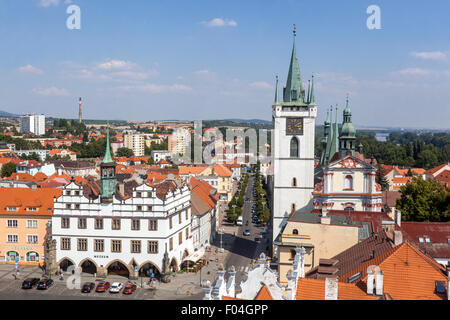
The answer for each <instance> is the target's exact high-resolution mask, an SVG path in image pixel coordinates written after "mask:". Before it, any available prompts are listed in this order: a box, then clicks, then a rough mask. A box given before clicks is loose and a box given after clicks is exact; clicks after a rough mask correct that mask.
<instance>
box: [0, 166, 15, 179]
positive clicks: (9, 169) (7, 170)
mask: <svg viewBox="0 0 450 320" xmlns="http://www.w3.org/2000/svg"><path fill="white" fill-rule="evenodd" d="M13 172H16V164H15V163H13V162H8V163H5V164H4V165H3V166H2V170H1V173H0V174H1V176H2V178H5V177H7V178H9V177H11V175H12V174H13Z"/></svg>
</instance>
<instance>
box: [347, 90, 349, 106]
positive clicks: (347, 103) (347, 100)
mask: <svg viewBox="0 0 450 320" xmlns="http://www.w3.org/2000/svg"><path fill="white" fill-rule="evenodd" d="M348 96H349V93H348V92H347V108H348Z"/></svg>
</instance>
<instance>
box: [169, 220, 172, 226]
mask: <svg viewBox="0 0 450 320" xmlns="http://www.w3.org/2000/svg"><path fill="white" fill-rule="evenodd" d="M169 229H172V217H170V218H169Z"/></svg>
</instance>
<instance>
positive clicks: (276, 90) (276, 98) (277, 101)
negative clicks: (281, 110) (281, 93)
mask: <svg viewBox="0 0 450 320" xmlns="http://www.w3.org/2000/svg"><path fill="white" fill-rule="evenodd" d="M279 102H280V100H278V75H277V82H276V84H275V101H274V103H275V104H277V103H279Z"/></svg>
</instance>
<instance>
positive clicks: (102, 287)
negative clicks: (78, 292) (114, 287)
mask: <svg viewBox="0 0 450 320" xmlns="http://www.w3.org/2000/svg"><path fill="white" fill-rule="evenodd" d="M109 286H110V283H109V282H104V281H102V282H100V283H99V284H98V285H97V288H95V292H105V291H106V290H108V289H109Z"/></svg>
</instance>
